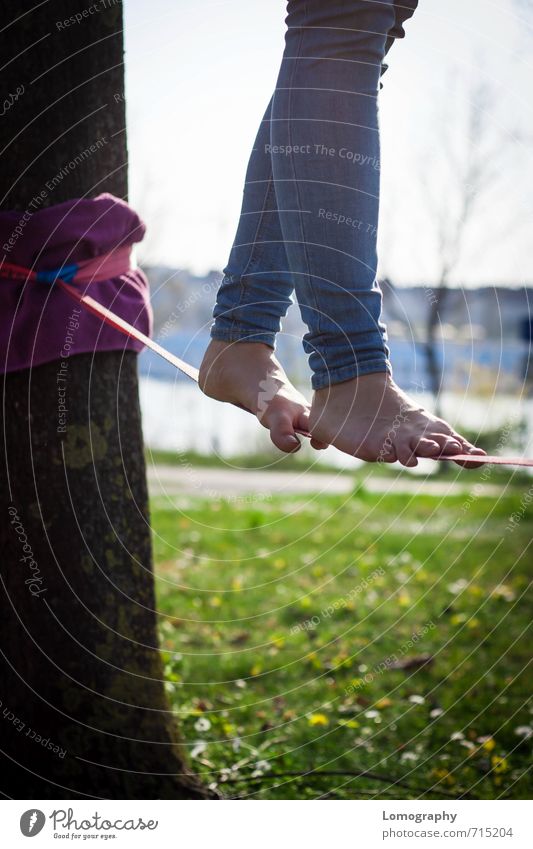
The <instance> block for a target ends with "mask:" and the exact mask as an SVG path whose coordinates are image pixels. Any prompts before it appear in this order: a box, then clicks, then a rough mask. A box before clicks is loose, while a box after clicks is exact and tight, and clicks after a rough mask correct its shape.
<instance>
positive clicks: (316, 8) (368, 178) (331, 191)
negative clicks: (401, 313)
mask: <svg viewBox="0 0 533 849" xmlns="http://www.w3.org/2000/svg"><path fill="white" fill-rule="evenodd" d="M287 11H288V16H287V26H288V31H287V35H286V46H285V53H284V56H283V61H282V66H281V71H280V74H279V77H278V82H277V87H276V91H275V95H274V99H273V102H272V131H271V139H272V151H271V152H272V171H273V175H274V184H275V189H276V198H277V203H278V208H279V218H280V222H281V229H282V233H283V237H284V240H285V249H286V252H287V256H288V260H289V265H290V268H291V269H292V271H293V275H294V285H295V290H296V296H297V299H298V302H299V305H300V309H301V313H302V318H303V320H304V322H305V323H306V325H307V327H308V329H309V332H308V333H307V334H306V335H305V337H304V348H305V350H306V352H307V353H308V354H309V355H310V356H309V362H310V366H311V369H312V371H313V387H314V388H315V389H319V388H322V387H324V386H327V385H329V384H331V383H338V382H340V381H344V380H348V379H350V378H353V377H356V376H358V375H362V374H367V373H370V372H376V371H388V370H390V363H389V359H388V354H389V352H388V348H387V345H386V330H385V326H384V325H383V323H382V322H381V321H380V314H381V304H382V296H381V292H380V289H379V286H378V284H377V281H376V268H377V255H376V236H377V223H378V210H379V180H380V174H379V172H380V147H379V125H378V106H377V95H378V90H379V80H380V73H381V67H382V61H383V58H384V56H385V52H386V48H387V38H388V37H389V33H390V32H391V31H392V30H394V28H395V27H396V26H397V20H396V14H395V4H394V2H393V0H383V2H375V0H372V2H368V0H351V1H350V2H342V1H341V0H335V1H334V0H331V2H327V3H326V2H324V0H289V2H288V6H287ZM295 209H296V210H300V214H298V215H295V214H294V213H293V212H291V213H287V212H286V211H285V210H295Z"/></svg>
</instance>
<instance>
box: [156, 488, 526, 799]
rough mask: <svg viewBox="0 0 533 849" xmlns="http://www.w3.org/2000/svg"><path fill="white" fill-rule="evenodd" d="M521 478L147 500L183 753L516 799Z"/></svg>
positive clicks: (236, 791)
mask: <svg viewBox="0 0 533 849" xmlns="http://www.w3.org/2000/svg"><path fill="white" fill-rule="evenodd" d="M526 492H527V488H526V487H525V486H524V487H523V489H522V491H518V492H515V494H513V495H509V496H507V495H505V494H503V495H502V496H501V497H500V498H498V499H491V498H487V497H479V498H476V497H474V496H470V497H465V496H464V495H463V496H457V497H447V498H446V499H444V500H442V499H439V498H432V497H425V496H424V497H421V496H417V497H413V498H408V497H406V496H404V495H387V496H380V495H371V494H369V493H367V492H366V491H365V490H364V488H362V487H360V488H359V489H358V490H356V491H355V492H354V493H353V495H352V496H351V497H349V498H346V497H333V496H332V497H326V496H320V497H308V498H302V497H291V498H279V499H274V498H273V499H269V500H263V501H261V502H255V501H250V500H247V499H246V498H243V499H235V500H234V501H232V502H231V503H230V502H225V501H221V500H214V501H213V500H211V501H208V500H205V499H204V500H202V499H199V498H178V499H176V500H175V503H174V504H171V503H169V502H168V501H165V500H163V499H161V500H158V499H156V500H155V501H154V502H153V508H152V509H153V513H152V524H153V528H154V546H155V554H156V576H157V595H158V606H159V610H160V612H161V617H160V623H161V625H160V627H161V638H162V644H163V648H164V659H165V664H166V676H167V684H166V686H167V689H168V692H169V696H170V699H171V701H172V704H173V707H174V708H175V710H176V713H177V715H178V716H179V717H180V722H181V727H182V733H183V736H184V738H185V741H186V742H187V744H188V745H189V746H190V752H191V755H192V763H193V764H194V767H195V769H197V770H198V771H200V772H201V773H202V774H203V775H204V777H205V780H206V781H207V782H208V783H211V782H216V783H217V784H219V785H220V787H221V788H222V791H223V792H224V793H225V794H227V795H231V796H234V795H235V796H239V797H243V796H246V797H249V798H262V799H273V798H282V799H283V798H291V799H294V798H297V799H308V798H316V797H328V798H340V799H343V798H349V799H352V798H372V797H376V798H382V799H385V798H400V799H414V798H426V799H431V798H442V797H445V796H446V795H452V796H454V797H463V798H479V799H492V798H500V797H501V798H514V799H521V798H531V790H532V782H531V778H530V775H529V773H528V770H529V768H530V756H531V740H533V737H532V738H531V740H528V739H527V735H528V734H529V732H528V730H527V729H531V727H532V725H533V716H532V712H533V702H529V703H528V697H529V688H528V671H529V670H528V664H529V663H530V660H531V651H530V643H529V636H528V634H529V628H530V622H531V595H528V594H529V589H530V587H529V584H530V571H531V569H530V566H529V564H530V562H531V554H530V551H529V545H530V540H531V531H532V526H533V511H532V509H531V505H530V504H529V503H528V501H527V499H525V498H524V496H525V493H526ZM529 501H531V499H529ZM513 513H515V522H514V523H513V524H512V525H511V526H510V525H509V516H510V515H511V514H513ZM516 517H518V518H516ZM509 527H512V528H513V529H512V530H509V529H508V528H509ZM517 729H519V731H518V733H517ZM309 772H312V773H313V775H311V776H309V775H307V776H306V775H305V773H309ZM326 772H331V773H334V774H330V775H326V774H325V773H326ZM353 772H356V773H359V774H358V775H357V776H354V775H348V774H344V773H353ZM295 773H296V775H294V774H295ZM319 773H322V775H321V774H319ZM341 773H342V774H341ZM360 773H362V775H361V774H360ZM276 776H278V777H276ZM225 781H226V783H224V782H225Z"/></svg>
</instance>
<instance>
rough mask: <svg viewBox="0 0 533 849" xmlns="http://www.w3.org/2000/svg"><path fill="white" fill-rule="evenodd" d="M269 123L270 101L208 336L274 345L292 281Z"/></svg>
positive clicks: (250, 165)
mask: <svg viewBox="0 0 533 849" xmlns="http://www.w3.org/2000/svg"><path fill="white" fill-rule="evenodd" d="M270 123H271V104H269V105H268V108H267V110H266V113H265V116H264V118H263V121H262V122H261V126H260V128H259V132H258V135H257V138H256V140H255V144H254V148H253V151H252V155H251V158H250V162H249V164H248V170H247V173H246V183H245V187H244V197H243V204H242V210H241V217H240V220H239V226H238V229H237V235H236V237H235V242H234V244H233V247H232V249H231V254H230V258H229V261H228V265H227V266H226V268H225V269H224V279H223V281H222V284H221V286H220V289H219V290H218V294H217V303H216V306H215V309H214V312H213V316H214V319H215V321H214V324H213V326H212V328H211V336H212V337H213V338H214V339H222V340H224V341H228V342H238V341H246V342H265V343H266V344H267V345H270V346H271V347H272V348H273V347H274V343H275V337H276V333H277V332H278V331H279V330H280V323H281V318H282V317H283V316H284V315H285V313H286V312H287V309H288V308H289V306H290V304H291V294H292V292H293V281H292V275H291V273H290V269H289V262H288V259H287V254H286V251H285V245H284V241H283V234H282V232H281V226H280V220H279V215H278V208H277V201H276V193H275V190H274V183H273V179H272V163H271V158H270V152H269V146H270ZM294 214H298V213H297V212H296V213H294Z"/></svg>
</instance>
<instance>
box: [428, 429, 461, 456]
mask: <svg viewBox="0 0 533 849" xmlns="http://www.w3.org/2000/svg"><path fill="white" fill-rule="evenodd" d="M430 439H432V440H435V442H437V443H438V444H439V446H440V453H441V454H462V453H463V445H462V443H461V442H460V441H459V440H458V439H455V438H454V437H453V436H447V435H446V434H445V433H432V434H431V436H430ZM432 456H433V455H432Z"/></svg>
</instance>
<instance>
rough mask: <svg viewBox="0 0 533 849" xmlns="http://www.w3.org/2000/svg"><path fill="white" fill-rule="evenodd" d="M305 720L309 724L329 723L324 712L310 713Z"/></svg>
mask: <svg viewBox="0 0 533 849" xmlns="http://www.w3.org/2000/svg"><path fill="white" fill-rule="evenodd" d="M307 721H308V723H309V725H329V719H328V718H327V716H326V714H325V713H312V714H311V716H310V717H309V719H308V720H307Z"/></svg>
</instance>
